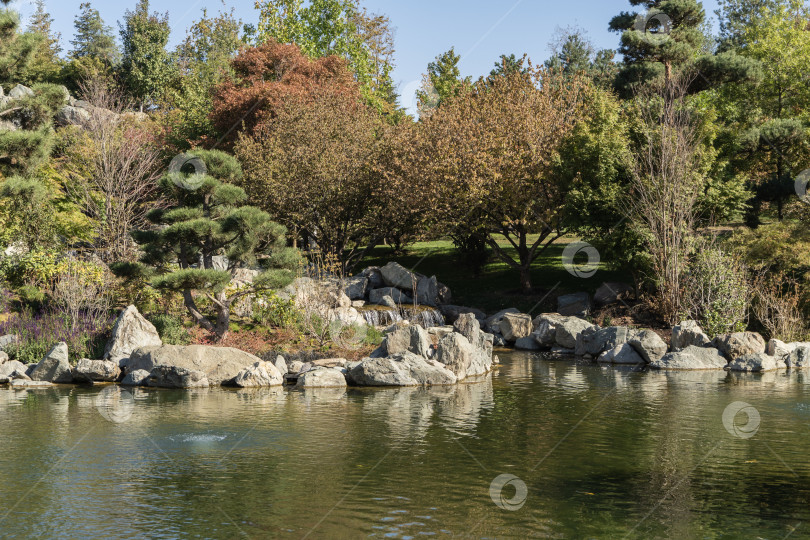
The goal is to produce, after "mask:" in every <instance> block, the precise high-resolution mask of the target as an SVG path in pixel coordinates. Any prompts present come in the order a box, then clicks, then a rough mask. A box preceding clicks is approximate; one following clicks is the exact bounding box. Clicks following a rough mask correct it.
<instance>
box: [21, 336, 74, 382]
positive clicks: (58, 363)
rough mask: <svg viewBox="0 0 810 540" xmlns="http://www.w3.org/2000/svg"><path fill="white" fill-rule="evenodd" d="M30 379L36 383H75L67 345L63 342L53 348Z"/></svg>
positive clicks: (37, 366)
mask: <svg viewBox="0 0 810 540" xmlns="http://www.w3.org/2000/svg"><path fill="white" fill-rule="evenodd" d="M30 377H31V379H32V380H35V381H47V382H52V383H70V382H73V375H71V372H70V363H69V362H68V346H67V343H65V342H61V343H58V344H56V345H54V346H53V348H51V350H50V351H48V354H47V355H45V358H43V359H42V360H40V362H39V363H38V364H37V365H36V367H35V368H34V370H33V371H32V372H31V374H30Z"/></svg>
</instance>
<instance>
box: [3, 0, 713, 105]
mask: <svg viewBox="0 0 810 540" xmlns="http://www.w3.org/2000/svg"><path fill="white" fill-rule="evenodd" d="M82 1H84V0H46V6H47V9H48V11H49V12H50V13H51V15H52V16H53V18H54V24H53V29H54V31H55V32H59V33H61V35H62V47H63V48H65V49H69V48H70V47H69V40H70V39H71V38H72V36H73V31H74V29H73V19H74V17H75V16H76V14H77V13H79V4H81V2H82ZM91 4H92V5H93V7H94V8H96V9H98V10H99V12H100V13H101V16H102V17H103V19H104V21H105V22H106V24H107V25H109V26H111V27H112V28H113V29H114V31H115V32H116V34H117V30H118V26H117V21H120V20H122V19H123V16H124V11H125V10H126V9H133V8H134V6H135V0H91ZM253 5H254V2H253V0H224V8H223V1H222V0H161V1H159V2H152V5H151V9H153V10H157V11H161V12H162V11H168V12H169V23H170V25H171V28H172V33H171V38H170V41H169V44H170V46H172V47H173V46H175V45H177V44H178V43H179V42H180V41H181V40H182V39H183V36H184V35H185V33H186V30H187V29H188V28H189V26H191V24H192V23H193V22H194V21H196V20H198V19H199V18H200V16H201V14H202V10H203V9H204V8H207V9H208V11H209V14H215V13H216V12H217V11H220V10H222V9H226V10H230V9H231V8H234V12H235V15H236V16H237V17H238V18H241V19H242V21H243V22H248V23H254V24H255V23H256V21H257V20H258V16H259V14H258V11H257V10H256V9H254V7H253ZM363 5H364V6H366V7H367V8H368V9H369V11H370V12H374V13H381V14H385V15H387V16H388V17H389V18H390V19H391V24H392V26H393V28H395V32H396V33H395V36H394V38H395V46H396V54H395V62H396V68H395V70H394V72H393V80H394V83H395V84H396V85H397V87H398V91H399V93H400V94H401V95H402V96H403V97H402V98H401V102H402V103H403V105H405V106H406V107H407V108H408V109H410V110H415V104H416V101H415V97H414V94H415V92H416V90H417V88H418V86H419V83H420V81H421V76H422V74H423V73H425V71H426V68H427V65H428V63H429V62H431V61H432V60H434V58H435V57H436V55H438V54H440V53H442V52H444V51H446V50H448V49H449V48H450V47H455V51H456V53H457V54H460V55H461V62H460V65H459V67H460V70H461V74H462V75H463V76H472V77H474V78H477V77H478V76H479V75H485V74H487V73H489V71H490V70H491V69H492V67H493V64H494V63H495V61H496V60H497V59H498V57H499V56H500V55H501V54H507V55H508V54H512V53H514V54H516V55H518V56H520V55H522V54H523V53H528V54H529V56H530V57H531V58H532V59H534V60H535V61H537V62H541V61H543V60H545V59H546V58H548V56H549V54H550V53H549V42H550V41H552V40H553V39H554V36H555V31H556V30H557V29H558V28H567V27H571V26H576V27H579V28H581V29H583V30H584V31H585V32H586V33H587V35H588V37H589V38H590V39H591V41H592V42H593V45H594V46H595V47H596V48H597V49H603V48H610V49H615V48H616V47H617V46H618V42H619V38H618V36H617V35H616V34H614V33H611V32H610V31H608V22H609V21H610V19H611V18H612V17H613V16H614V15H616V14H617V13H618V12H620V11H622V10H630V8H631V6H630V4H629V2H627V1H626V0H568V1H564V2H560V1H559V0H509V1H507V2H493V1H491V0H411V1H408V2H399V1H393V0H364V1H363ZM703 6H704V9H705V10H706V14H707V15H708V16H710V17H711V18H712V19H714V10H715V9H717V0H704V1H703ZM12 7H13V8H15V9H18V10H19V11H20V12H21V13H22V14H23V16H30V15H31V14H32V13H33V12H34V9H35V6H34V1H33V0H15V1H14V2H13V3H12ZM712 23H713V26H714V27H715V28H716V24H715V23H714V21H712Z"/></svg>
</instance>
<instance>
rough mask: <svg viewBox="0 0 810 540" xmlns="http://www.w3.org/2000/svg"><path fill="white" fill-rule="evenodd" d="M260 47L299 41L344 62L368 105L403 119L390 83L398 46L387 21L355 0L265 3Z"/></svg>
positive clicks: (315, 53) (314, 53) (311, 52)
mask: <svg viewBox="0 0 810 540" xmlns="http://www.w3.org/2000/svg"><path fill="white" fill-rule="evenodd" d="M256 5H257V7H258V8H259V10H260V16H259V26H258V30H257V34H256V42H257V44H261V43H263V42H265V41H266V40H268V39H273V40H275V41H278V42H279V43H294V44H296V45H298V46H299V47H300V48H301V51H302V52H303V53H304V54H305V55H307V56H309V57H311V58H320V57H324V56H330V55H336V56H340V57H341V58H345V59H346V60H347V61H348V63H349V67H350V69H351V70H352V72H353V73H354V75H355V78H356V80H357V82H358V83H359V85H360V89H361V92H362V93H363V96H364V98H365V99H366V100H367V102H368V103H369V105H371V106H372V107H374V108H375V109H376V110H377V111H378V112H380V113H382V114H385V115H388V116H392V117H394V118H398V117H399V116H400V115H398V114H397V107H396V94H395V92H394V90H393V88H394V85H393V82H392V81H391V72H392V70H393V68H394V65H393V54H394V44H393V38H392V35H391V30H390V26H389V21H388V18H387V17H385V16H382V15H374V14H369V13H368V12H367V10H366V9H365V8H361V7H360V5H359V3H358V2H357V1H356V0H311V1H310V2H308V4H307V5H306V6H304V2H303V1H302V0H263V1H261V2H257V3H256Z"/></svg>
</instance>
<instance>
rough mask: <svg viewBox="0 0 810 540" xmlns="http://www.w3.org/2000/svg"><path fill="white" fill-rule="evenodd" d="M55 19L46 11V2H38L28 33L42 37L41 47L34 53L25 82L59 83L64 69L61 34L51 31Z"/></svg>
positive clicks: (38, 0)
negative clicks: (60, 41)
mask: <svg viewBox="0 0 810 540" xmlns="http://www.w3.org/2000/svg"><path fill="white" fill-rule="evenodd" d="M52 23H53V17H51V15H50V13H48V12H47V11H45V1H44V0H37V10H36V12H34V15H33V16H32V17H31V22H30V23H29V24H28V32H30V33H33V34H37V35H39V36H40V39H39V45H38V46H37V48H36V51H35V52H34V55H33V59H32V61H31V65H30V68H29V72H28V76H27V77H26V78H25V82H26V83H29V84H32V83H37V82H57V81H58V80H59V72H60V71H61V69H62V66H61V64H62V61H61V60H60V59H59V53H61V52H62V47H61V46H60V45H59V39H60V37H61V36H60V34H58V33H56V34H54V33H53V32H52V31H51V24H52Z"/></svg>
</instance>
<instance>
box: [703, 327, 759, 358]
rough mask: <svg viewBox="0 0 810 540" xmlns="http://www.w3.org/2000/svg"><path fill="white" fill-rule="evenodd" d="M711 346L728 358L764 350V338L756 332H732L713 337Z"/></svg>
mask: <svg viewBox="0 0 810 540" xmlns="http://www.w3.org/2000/svg"><path fill="white" fill-rule="evenodd" d="M712 346H714V347H715V348H716V349H717V350H719V351H720V352H721V353H722V354H723V355H724V356H725V357H726V358H728V359H729V360H736V359H737V358H739V357H741V356H746V355H750V354H758V353H764V352H765V340H764V339H762V336H760V335H759V334H757V333H756V332H734V333H733V334H723V335H720V336H717V337H715V338H714V341H712Z"/></svg>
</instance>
